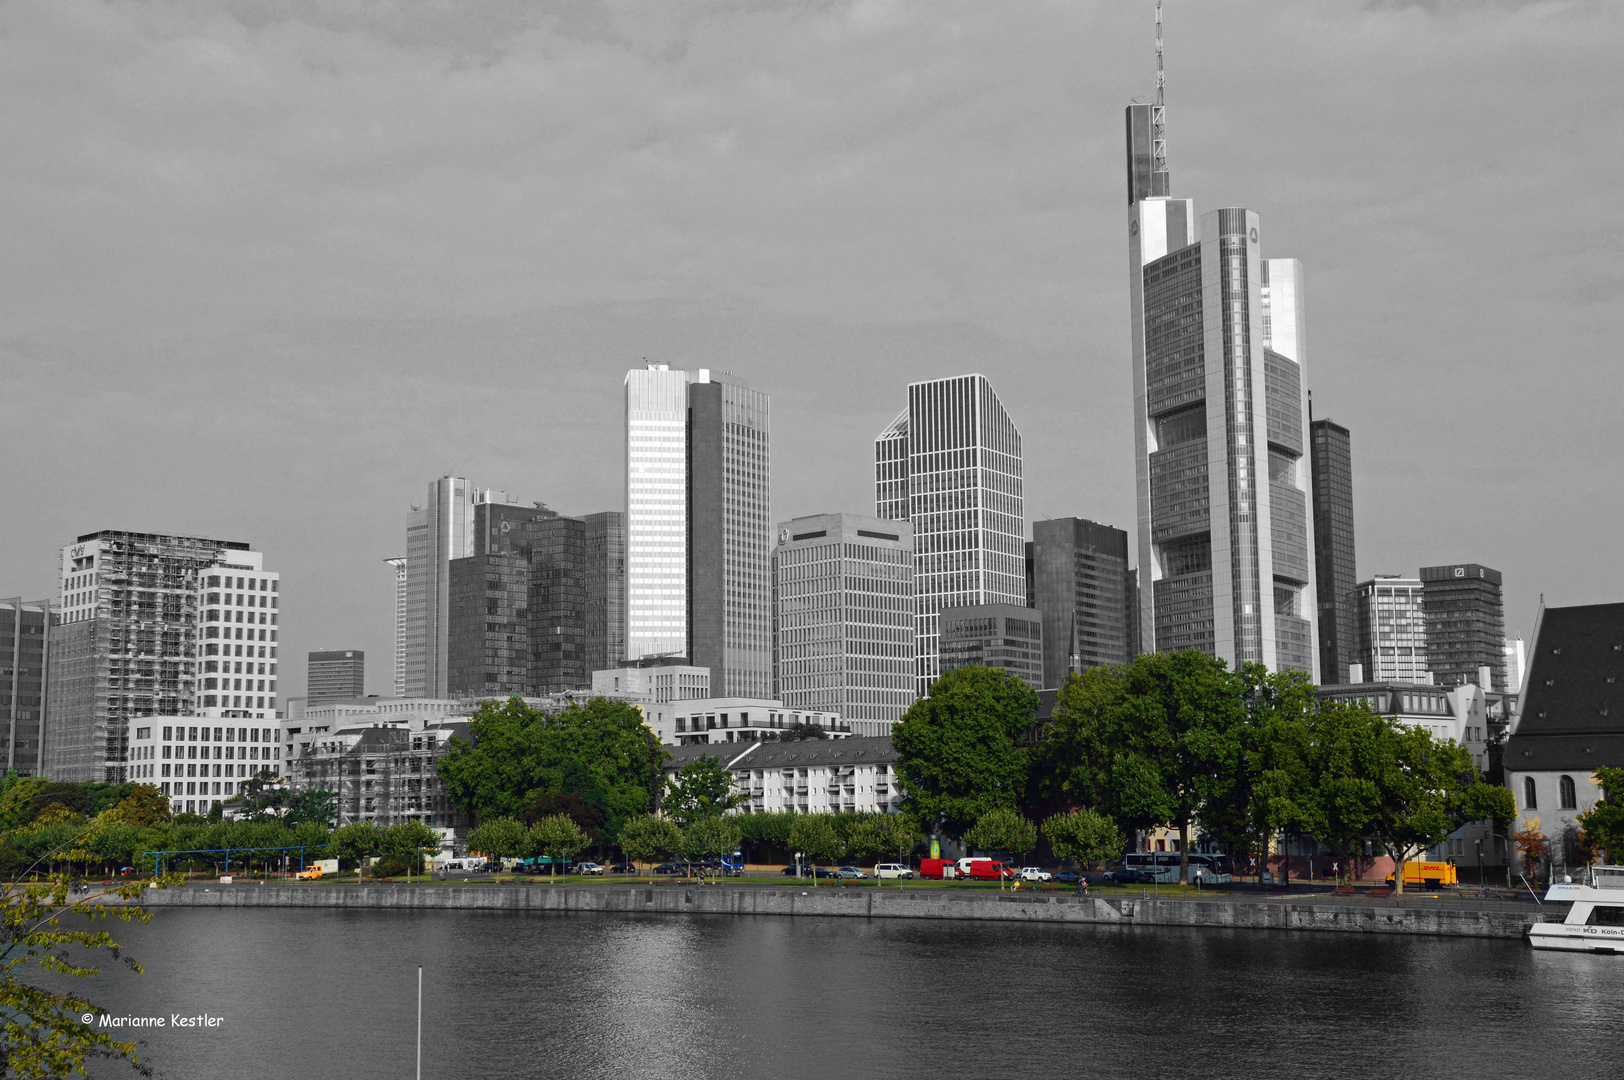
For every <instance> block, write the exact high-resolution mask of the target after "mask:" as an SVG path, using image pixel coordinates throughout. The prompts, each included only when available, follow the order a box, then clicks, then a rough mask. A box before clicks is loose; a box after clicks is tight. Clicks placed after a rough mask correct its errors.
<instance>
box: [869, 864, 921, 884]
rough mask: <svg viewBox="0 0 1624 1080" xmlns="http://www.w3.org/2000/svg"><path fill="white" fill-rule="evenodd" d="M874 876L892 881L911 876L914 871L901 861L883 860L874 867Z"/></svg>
mask: <svg viewBox="0 0 1624 1080" xmlns="http://www.w3.org/2000/svg"><path fill="white" fill-rule="evenodd" d="M874 876H875V877H877V878H881V879H884V880H886V881H892V880H895V879H897V878H911V877H913V876H914V872H913V871H912V870H910V869H908V868H907V867H906V866H903V865H902V864H901V863H899V862H882V863H880V864H879V865H878V866H876V867H875V868H874Z"/></svg>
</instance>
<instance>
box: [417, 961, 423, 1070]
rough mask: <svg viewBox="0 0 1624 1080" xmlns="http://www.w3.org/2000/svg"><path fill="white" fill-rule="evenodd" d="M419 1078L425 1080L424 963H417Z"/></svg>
mask: <svg viewBox="0 0 1624 1080" xmlns="http://www.w3.org/2000/svg"><path fill="white" fill-rule="evenodd" d="M417 1080H423V965H422V964H419V965H417Z"/></svg>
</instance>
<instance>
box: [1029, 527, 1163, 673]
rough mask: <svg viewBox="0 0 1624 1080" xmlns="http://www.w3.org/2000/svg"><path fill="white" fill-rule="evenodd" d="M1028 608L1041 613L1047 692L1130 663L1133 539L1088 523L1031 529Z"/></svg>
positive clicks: (1115, 530) (1132, 612) (1132, 615)
mask: <svg viewBox="0 0 1624 1080" xmlns="http://www.w3.org/2000/svg"><path fill="white" fill-rule="evenodd" d="M1027 548H1028V551H1029V552H1030V554H1029V556H1028V561H1029V564H1030V566H1031V575H1030V579H1029V580H1030V585H1029V588H1028V595H1027V602H1028V603H1029V604H1030V605H1031V606H1032V607H1034V608H1037V609H1039V611H1041V612H1042V619H1043V685H1044V686H1046V687H1057V686H1060V685H1061V684H1062V683H1064V682H1065V681H1066V676H1067V675H1069V674H1071V673H1072V672H1074V671H1082V670H1084V669H1085V668H1091V667H1100V666H1101V665H1104V664H1124V663H1127V662H1128V661H1129V660H1130V659H1132V658H1133V652H1132V648H1133V640H1132V631H1131V620H1132V619H1133V618H1134V617H1135V615H1136V613H1135V612H1134V610H1133V600H1134V594H1135V591H1136V590H1135V589H1134V588H1133V571H1132V570H1130V569H1129V568H1128V534H1127V533H1125V532H1123V531H1122V530H1121V529H1118V528H1115V527H1113V526H1110V525H1101V524H1100V523H1099V522H1097V521H1089V520H1087V519H1086V518H1075V517H1068V518H1050V519H1048V520H1046V521H1034V522H1033V523H1032V542H1031V543H1030V544H1028V545H1027Z"/></svg>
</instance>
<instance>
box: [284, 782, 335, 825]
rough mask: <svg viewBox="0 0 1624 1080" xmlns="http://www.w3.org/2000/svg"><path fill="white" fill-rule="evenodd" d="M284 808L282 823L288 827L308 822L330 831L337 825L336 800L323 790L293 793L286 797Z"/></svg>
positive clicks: (331, 794)
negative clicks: (285, 807)
mask: <svg viewBox="0 0 1624 1080" xmlns="http://www.w3.org/2000/svg"><path fill="white" fill-rule="evenodd" d="M286 806H287V809H286V810H285V811H284V812H283V814H282V823H283V824H284V825H287V826H290V827H291V826H294V825H297V824H299V823H301V822H306V821H308V822H311V823H313V824H316V825H320V826H322V827H323V828H328V829H330V828H332V827H333V826H334V825H335V824H337V823H338V799H337V798H336V797H335V796H334V795H333V793H332V792H331V791H328V790H326V789H325V788H317V789H316V790H315V791H299V792H295V793H293V794H291V795H289V796H288V797H287V803H286Z"/></svg>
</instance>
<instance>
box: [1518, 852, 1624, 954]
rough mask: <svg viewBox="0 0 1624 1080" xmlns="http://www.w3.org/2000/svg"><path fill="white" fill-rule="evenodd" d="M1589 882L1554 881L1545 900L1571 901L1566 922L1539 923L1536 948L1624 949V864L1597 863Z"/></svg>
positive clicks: (1531, 935) (1532, 933)
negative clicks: (1556, 883) (1554, 883)
mask: <svg viewBox="0 0 1624 1080" xmlns="http://www.w3.org/2000/svg"><path fill="white" fill-rule="evenodd" d="M1588 876H1589V878H1590V880H1589V882H1588V883H1586V884H1579V883H1577V882H1571V881H1564V882H1562V883H1561V884H1559V885H1552V886H1551V890H1550V892H1548V893H1546V894H1545V900H1546V902H1547V903H1550V902H1561V903H1571V904H1572V905H1573V906H1572V907H1571V908H1569V909H1568V917H1567V919H1565V920H1564V921H1562V922H1559V923H1555V922H1550V923H1535V924H1534V925H1533V926H1530V927H1529V928H1528V944H1530V945H1532V946H1533V947H1534V948H1536V949H1567V950H1570V951H1572V952H1599V953H1624V866H1593V867H1591V868H1590V872H1589V875H1588Z"/></svg>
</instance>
